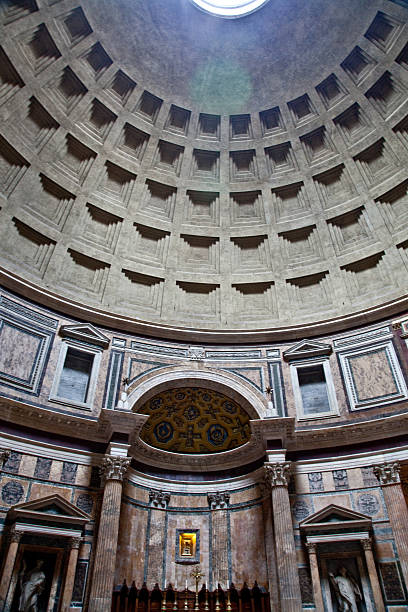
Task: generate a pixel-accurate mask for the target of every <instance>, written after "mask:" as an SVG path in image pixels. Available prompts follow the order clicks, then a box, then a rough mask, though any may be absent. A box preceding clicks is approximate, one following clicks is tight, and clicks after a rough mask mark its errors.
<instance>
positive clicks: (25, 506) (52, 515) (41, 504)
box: [9, 494, 91, 525]
mask: <svg viewBox="0 0 408 612" xmlns="http://www.w3.org/2000/svg"><path fill="white" fill-rule="evenodd" d="M9 517H10V518H14V519H22V518H25V519H27V518H29V519H30V521H32V522H35V521H36V520H37V521H40V520H42V519H46V520H47V521H48V522H50V521H51V522H54V521H55V522H58V521H59V522H61V521H62V522H64V523H72V524H79V525H84V524H85V523H87V522H88V521H89V520H90V519H91V517H90V516H89V514H87V513H86V512H84V511H83V510H80V509H79V508H77V507H76V506H74V505H73V504H71V503H70V502H69V501H67V500H66V499H64V498H63V497H61V496H60V495H58V494H54V495H48V496H47V497H41V498H40V499H33V500H31V501H28V502H23V503H21V504H16V505H15V506H13V507H12V508H10V510H9Z"/></svg>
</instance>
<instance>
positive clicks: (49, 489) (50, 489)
mask: <svg viewBox="0 0 408 612" xmlns="http://www.w3.org/2000/svg"><path fill="white" fill-rule="evenodd" d="M48 495H60V496H61V497H64V498H65V499H66V500H67V501H69V502H70V501H71V497H72V489H71V488H68V487H57V486H53V485H47V484H43V483H40V482H33V484H32V486H31V491H30V500H31V499H39V498H40V497H47V496H48Z"/></svg>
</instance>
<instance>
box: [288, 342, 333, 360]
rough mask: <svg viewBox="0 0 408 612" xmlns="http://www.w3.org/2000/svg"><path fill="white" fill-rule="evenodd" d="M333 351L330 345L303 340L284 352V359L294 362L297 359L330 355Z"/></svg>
mask: <svg viewBox="0 0 408 612" xmlns="http://www.w3.org/2000/svg"><path fill="white" fill-rule="evenodd" d="M332 351H333V347H332V346H331V345H330V344H324V343H323V342H317V341H315V340H301V341H300V342H297V344H295V345H294V346H292V347H291V348H289V349H287V350H286V351H283V358H284V359H285V360H286V361H293V360H295V359H305V358H306V357H321V356H324V355H330V353H331V352H332Z"/></svg>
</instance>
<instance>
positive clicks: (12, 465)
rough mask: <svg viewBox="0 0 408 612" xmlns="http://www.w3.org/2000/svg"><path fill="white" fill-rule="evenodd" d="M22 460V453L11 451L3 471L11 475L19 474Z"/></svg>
mask: <svg viewBox="0 0 408 612" xmlns="http://www.w3.org/2000/svg"><path fill="white" fill-rule="evenodd" d="M21 458H22V456H21V453H17V452H16V451H13V450H12V451H10V452H9V454H8V457H7V459H6V461H5V462H4V464H3V471H4V472H8V473H9V474H18V471H19V469H20V463H21Z"/></svg>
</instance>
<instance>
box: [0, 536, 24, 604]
mask: <svg viewBox="0 0 408 612" xmlns="http://www.w3.org/2000/svg"><path fill="white" fill-rule="evenodd" d="M22 535H23V532H22V531H13V532H12V533H11V535H10V544H9V547H8V550H7V555H6V559H5V562H4V566H3V572H2V575H1V580H0V610H1V612H3V610H4V609H5V606H6V602H7V593H8V590H9V587H10V581H11V577H12V575H13V569H14V563H15V562H16V556H17V551H18V547H19V544H20V540H21V538H22Z"/></svg>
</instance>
